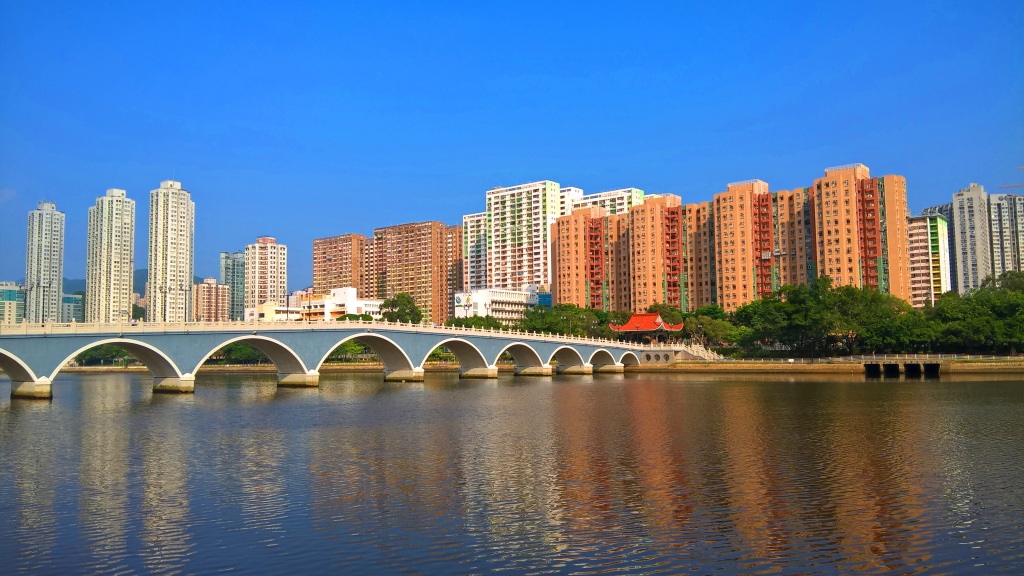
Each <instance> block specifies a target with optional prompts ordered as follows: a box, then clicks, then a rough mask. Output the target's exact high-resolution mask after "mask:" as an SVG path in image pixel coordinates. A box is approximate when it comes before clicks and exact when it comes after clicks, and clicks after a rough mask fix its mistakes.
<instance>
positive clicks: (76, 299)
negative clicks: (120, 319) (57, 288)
mask: <svg viewBox="0 0 1024 576" xmlns="http://www.w3.org/2000/svg"><path fill="white" fill-rule="evenodd" d="M82 301H83V298H82V295H81V294H64V295H62V296H61V300H60V321H61V322H63V323H65V324H67V323H70V322H85V306H84V305H83V302H82ZM130 320H131V317H130V315H129V318H128V321H130Z"/></svg>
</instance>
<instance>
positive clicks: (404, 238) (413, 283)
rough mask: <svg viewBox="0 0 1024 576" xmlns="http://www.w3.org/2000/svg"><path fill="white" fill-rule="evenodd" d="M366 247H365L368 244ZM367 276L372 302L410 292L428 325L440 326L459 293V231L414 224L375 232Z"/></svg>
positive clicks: (428, 223)
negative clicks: (372, 291) (371, 292)
mask: <svg viewBox="0 0 1024 576" xmlns="http://www.w3.org/2000/svg"><path fill="white" fill-rule="evenodd" d="M368 244H370V243H369V242H368ZM369 252H372V259H371V260H372V264H371V265H370V266H368V268H369V271H368V274H367V273H364V274H367V276H368V278H369V279H370V285H373V286H374V293H373V295H372V296H370V297H371V298H375V299H379V300H383V299H387V298H391V297H393V296H394V295H395V294H400V293H403V292H404V293H407V294H410V295H411V296H412V298H413V300H414V301H415V302H416V305H417V306H419V308H420V310H422V311H423V319H424V320H425V321H427V322H434V323H437V324H443V323H444V322H445V321H446V320H447V319H448V318H449V317H450V316H451V315H452V306H453V303H452V302H453V298H454V296H455V292H458V291H460V290H461V289H462V271H461V268H459V263H461V261H462V227H461V226H446V225H445V224H443V223H442V222H415V223H410V224H399V225H396V226H387V227H384V228H376V229H374V231H373V241H372V248H371V249H370V250H369Z"/></svg>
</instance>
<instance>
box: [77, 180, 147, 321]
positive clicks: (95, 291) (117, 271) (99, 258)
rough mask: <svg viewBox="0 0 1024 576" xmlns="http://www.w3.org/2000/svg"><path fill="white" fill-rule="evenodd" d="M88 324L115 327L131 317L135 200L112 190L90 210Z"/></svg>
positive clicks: (87, 259)
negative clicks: (113, 325)
mask: <svg viewBox="0 0 1024 576" xmlns="http://www.w3.org/2000/svg"><path fill="white" fill-rule="evenodd" d="M85 245H86V255H85V261H86V267H85V321H86V322H99V323H101V324H113V323H118V322H128V321H130V320H131V318H132V292H133V291H134V286H133V282H134V273H135V201H134V200H132V199H130V198H128V196H127V193H126V192H125V191H124V190H120V189H118V188H111V189H109V190H107V193H106V195H104V196H100V197H99V198H97V199H96V204H95V205H94V206H90V207H89V224H88V236H87V238H86V243H85Z"/></svg>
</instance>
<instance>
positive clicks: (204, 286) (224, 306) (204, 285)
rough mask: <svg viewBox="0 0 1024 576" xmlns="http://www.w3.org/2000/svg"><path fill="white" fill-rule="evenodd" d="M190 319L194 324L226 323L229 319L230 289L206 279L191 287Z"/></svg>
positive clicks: (212, 279)
mask: <svg viewBox="0 0 1024 576" xmlns="http://www.w3.org/2000/svg"><path fill="white" fill-rule="evenodd" d="M192 303H193V304H192V305H193V309H192V318H193V319H194V320H195V321H196V322H227V321H229V320H230V319H231V287H230V286H227V285H225V284H218V283H217V279H216V278H206V279H204V280H203V281H202V282H201V283H199V284H195V285H193V286H192Z"/></svg>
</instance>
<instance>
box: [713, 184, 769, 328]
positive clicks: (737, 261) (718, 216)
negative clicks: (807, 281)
mask: <svg viewBox="0 0 1024 576" xmlns="http://www.w3.org/2000/svg"><path fill="white" fill-rule="evenodd" d="M771 199H772V198H771V194H770V193H769V192H768V183H767V182H764V181H762V180H745V181H743V182H733V183H731V184H728V185H727V186H726V191H725V192H721V193H719V194H716V195H715V199H714V208H713V213H714V216H713V217H714V222H715V236H714V238H715V242H714V254H715V274H716V286H717V288H718V291H717V303H718V305H719V306H721V307H722V308H723V309H725V311H726V312H732V311H734V310H736V308H739V307H740V306H742V305H743V304H746V303H747V302H750V301H752V300H754V299H755V298H758V297H760V296H763V295H767V294H770V293H771V287H772V283H771V269H772V263H773V261H772V251H773V248H772V235H771V223H772V214H771Z"/></svg>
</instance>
